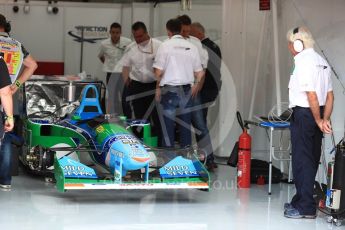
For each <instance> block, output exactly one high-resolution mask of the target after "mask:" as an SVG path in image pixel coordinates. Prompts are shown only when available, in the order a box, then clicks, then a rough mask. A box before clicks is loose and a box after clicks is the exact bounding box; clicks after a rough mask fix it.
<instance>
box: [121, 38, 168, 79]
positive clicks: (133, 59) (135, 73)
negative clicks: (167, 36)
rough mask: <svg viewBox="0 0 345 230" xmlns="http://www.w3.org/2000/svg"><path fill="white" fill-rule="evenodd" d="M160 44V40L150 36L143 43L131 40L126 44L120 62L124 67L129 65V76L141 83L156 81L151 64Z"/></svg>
mask: <svg viewBox="0 0 345 230" xmlns="http://www.w3.org/2000/svg"><path fill="white" fill-rule="evenodd" d="M161 44H162V42H161V41H159V40H157V39H155V38H150V40H149V41H148V42H147V43H145V44H144V45H143V44H137V43H136V42H133V43H131V44H130V45H129V46H128V48H127V49H126V51H125V54H124V55H123V57H122V59H121V64H122V66H124V67H130V72H129V78H131V79H132V80H135V81H139V82H142V83H150V82H154V81H156V78H155V75H154V73H153V68H152V65H153V61H154V59H155V56H156V53H157V50H158V47H159V46H160V45H161Z"/></svg>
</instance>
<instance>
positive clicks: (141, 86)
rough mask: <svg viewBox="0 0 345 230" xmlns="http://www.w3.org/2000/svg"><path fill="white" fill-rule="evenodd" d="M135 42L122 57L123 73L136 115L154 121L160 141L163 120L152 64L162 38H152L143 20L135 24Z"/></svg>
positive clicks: (153, 131)
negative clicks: (160, 114) (160, 115)
mask: <svg viewBox="0 0 345 230" xmlns="http://www.w3.org/2000/svg"><path fill="white" fill-rule="evenodd" d="M132 34H133V38H134V40H135V42H133V43H131V44H130V45H129V46H128V47H127V49H126V51H125V54H124V56H123V58H122V59H121V64H122V66H123V68H122V77H123V81H124V83H125V85H126V87H127V88H128V92H129V97H127V99H126V100H127V101H131V103H132V106H133V111H134V116H135V119H147V120H149V121H150V122H151V125H152V133H153V135H156V136H158V142H160V137H161V135H160V125H159V124H160V122H159V118H158V114H157V109H156V106H155V105H156V103H155V99H154V96H155V88H156V78H155V76H154V73H153V69H152V65H153V60H154V58H155V56H156V52H157V50H158V47H159V46H160V45H161V43H162V42H161V41H159V40H157V39H155V38H151V37H150V35H149V33H148V31H147V28H146V25H145V24H144V23H143V22H140V21H138V22H135V23H134V24H133V25H132Z"/></svg>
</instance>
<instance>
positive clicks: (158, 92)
mask: <svg viewBox="0 0 345 230" xmlns="http://www.w3.org/2000/svg"><path fill="white" fill-rule="evenodd" d="M155 99H156V101H157V102H160V101H161V89H160V88H159V87H158V88H156V94H155Z"/></svg>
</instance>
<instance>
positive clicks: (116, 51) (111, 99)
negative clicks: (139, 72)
mask: <svg viewBox="0 0 345 230" xmlns="http://www.w3.org/2000/svg"><path fill="white" fill-rule="evenodd" d="M109 34H110V37H109V38H107V39H105V40H104V41H102V42H101V46H100V51H99V54H98V58H99V59H100V61H101V62H102V63H103V71H104V72H105V73H107V75H106V84H107V103H106V104H107V105H106V111H107V112H108V113H117V114H122V113H123V114H125V115H126V116H127V115H129V114H131V110H130V108H129V105H128V103H126V102H125V101H124V100H123V99H122V98H123V97H125V96H126V91H124V84H123V81H122V78H121V72H122V67H121V65H120V62H119V61H120V59H121V58H122V56H123V54H124V51H125V49H126V47H127V46H128V45H129V44H130V43H131V42H132V41H131V40H130V39H129V38H125V37H122V36H121V25H120V24H119V23H117V22H114V23H112V24H111V25H110V31H109ZM121 105H122V109H121Z"/></svg>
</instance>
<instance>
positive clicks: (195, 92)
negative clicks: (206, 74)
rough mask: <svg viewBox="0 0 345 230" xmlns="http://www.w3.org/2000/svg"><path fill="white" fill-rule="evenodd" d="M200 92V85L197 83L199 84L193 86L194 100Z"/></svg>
mask: <svg viewBox="0 0 345 230" xmlns="http://www.w3.org/2000/svg"><path fill="white" fill-rule="evenodd" d="M199 91H200V87H199V84H198V83H197V84H194V85H193V86H192V92H191V94H192V98H195V97H196V96H197V95H198V93H199Z"/></svg>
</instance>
